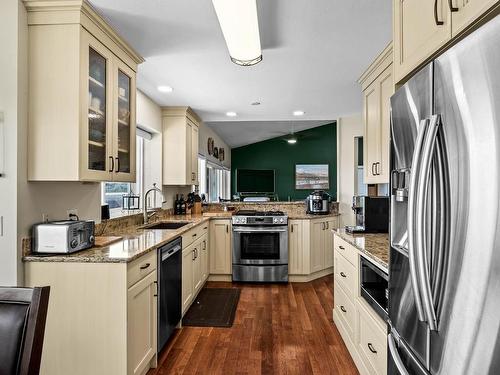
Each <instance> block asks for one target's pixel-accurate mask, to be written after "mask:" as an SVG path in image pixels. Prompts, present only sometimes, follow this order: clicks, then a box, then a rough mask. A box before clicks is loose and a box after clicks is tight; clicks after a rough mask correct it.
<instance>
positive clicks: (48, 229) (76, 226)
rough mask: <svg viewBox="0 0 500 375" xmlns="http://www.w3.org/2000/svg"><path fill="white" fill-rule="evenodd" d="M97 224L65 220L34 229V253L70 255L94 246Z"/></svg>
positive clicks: (37, 225) (42, 224)
mask: <svg viewBox="0 0 500 375" xmlns="http://www.w3.org/2000/svg"><path fill="white" fill-rule="evenodd" d="M94 227H95V223H94V222H93V221H91V220H85V221H84V220H63V221H50V222H46V223H40V224H35V225H33V227H32V251H33V253H39V254H69V253H74V252H75V251H80V250H84V249H88V248H89V247H92V246H94V240H95V238H94Z"/></svg>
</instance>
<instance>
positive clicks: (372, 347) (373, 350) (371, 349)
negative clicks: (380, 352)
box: [368, 342, 377, 354]
mask: <svg viewBox="0 0 500 375" xmlns="http://www.w3.org/2000/svg"><path fill="white" fill-rule="evenodd" d="M368 349H370V351H371V352H372V353H374V354H377V351H376V350H375V348H374V346H373V344H372V343H371V342H369V343H368Z"/></svg>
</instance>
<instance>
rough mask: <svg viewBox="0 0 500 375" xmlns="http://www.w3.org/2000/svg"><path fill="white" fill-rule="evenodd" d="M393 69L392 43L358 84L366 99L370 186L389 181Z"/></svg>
mask: <svg viewBox="0 0 500 375" xmlns="http://www.w3.org/2000/svg"><path fill="white" fill-rule="evenodd" d="M392 69H393V64H392V45H391V44H390V45H389V46H388V47H387V48H386V49H384V51H383V52H382V53H381V54H380V55H379V56H378V57H377V58H376V59H375V61H374V62H373V63H372V64H371V65H370V67H369V68H368V69H367V70H366V71H365V73H364V74H363V75H362V76H361V77H360V79H359V81H358V82H359V83H360V84H361V86H362V89H363V98H364V99H363V102H364V105H363V122H364V127H365V135H364V137H363V165H364V178H365V181H364V182H365V183H367V184H382V183H388V182H389V176H390V165H389V153H390V147H389V140H390V98H391V96H392V94H393V93H394V82H393V71H392Z"/></svg>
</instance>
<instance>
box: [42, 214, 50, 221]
mask: <svg viewBox="0 0 500 375" xmlns="http://www.w3.org/2000/svg"><path fill="white" fill-rule="evenodd" d="M47 221H49V214H42V222H43V223H45V222H47Z"/></svg>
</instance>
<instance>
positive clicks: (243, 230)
mask: <svg viewBox="0 0 500 375" xmlns="http://www.w3.org/2000/svg"><path fill="white" fill-rule="evenodd" d="M233 232H236V233H256V232H266V233H282V232H288V227H236V226H233Z"/></svg>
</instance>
